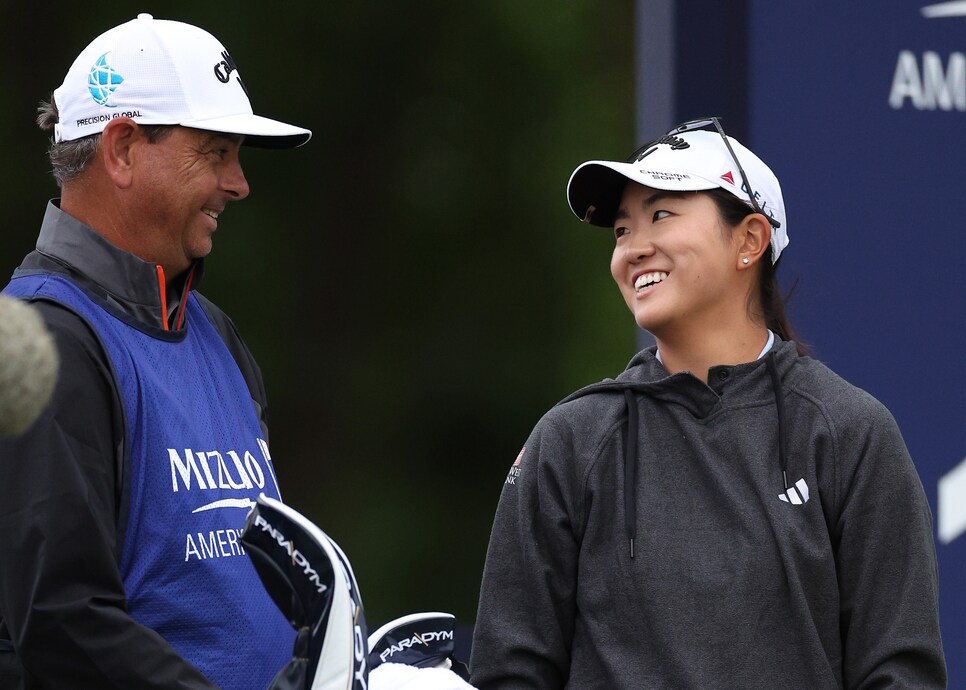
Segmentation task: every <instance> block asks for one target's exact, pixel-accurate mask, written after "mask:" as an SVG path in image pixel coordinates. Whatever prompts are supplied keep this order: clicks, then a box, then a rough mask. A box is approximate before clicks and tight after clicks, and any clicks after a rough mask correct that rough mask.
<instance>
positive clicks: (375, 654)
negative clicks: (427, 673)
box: [369, 611, 469, 680]
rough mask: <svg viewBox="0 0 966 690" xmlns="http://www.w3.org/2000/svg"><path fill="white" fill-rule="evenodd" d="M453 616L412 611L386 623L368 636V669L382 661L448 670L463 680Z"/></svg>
mask: <svg viewBox="0 0 966 690" xmlns="http://www.w3.org/2000/svg"><path fill="white" fill-rule="evenodd" d="M455 628H456V616H454V615H453V614H451V613H440V612H437V611H431V612H426V613H412V614H409V615H408V616H402V617H400V618H397V619H395V620H393V621H390V622H388V623H386V624H385V625H384V626H382V627H381V628H379V629H378V630H376V631H375V632H374V633H372V635H370V636H369V671H370V672H371V671H372V670H373V669H375V668H377V667H378V666H380V665H382V664H387V663H392V664H405V665H407V666H416V667H419V668H445V669H450V670H452V671H453V672H454V673H456V674H457V675H458V676H460V677H461V678H463V679H464V680H468V679H469V672H468V671H467V669H466V666H465V665H464V664H463V663H461V662H459V661H457V660H456V657H455V656H454V655H453V652H454V650H455V648H456V635H455Z"/></svg>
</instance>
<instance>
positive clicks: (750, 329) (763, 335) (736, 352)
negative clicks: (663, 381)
mask: <svg viewBox="0 0 966 690" xmlns="http://www.w3.org/2000/svg"><path fill="white" fill-rule="evenodd" d="M768 337H769V333H768V329H767V328H765V326H764V325H763V324H755V323H750V322H749V323H746V324H743V325H742V326H741V327H740V328H737V329H736V328H733V327H732V328H727V329H720V330H707V329H706V330H705V331H703V332H701V333H695V334H689V335H684V334H681V335H679V336H678V337H669V338H662V337H656V340H657V350H658V355H659V357H660V359H661V362H662V363H663V364H664V368H665V369H667V370H668V372H669V373H671V374H676V373H678V372H681V371H689V372H691V373H692V374H694V375H695V376H697V377H698V378H699V379H701V380H702V381H704V382H705V383H707V382H708V369H710V368H711V367H714V366H719V365H735V364H744V363H745V362H753V361H755V359H757V358H758V356H759V354H761V350H762V348H763V347H764V346H765V343H767V342H768Z"/></svg>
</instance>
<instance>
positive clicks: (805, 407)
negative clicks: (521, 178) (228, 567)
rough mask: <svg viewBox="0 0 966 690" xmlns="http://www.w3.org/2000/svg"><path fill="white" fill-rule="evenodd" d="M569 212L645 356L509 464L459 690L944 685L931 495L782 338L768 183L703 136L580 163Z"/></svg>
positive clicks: (730, 144)
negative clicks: (467, 675)
mask: <svg viewBox="0 0 966 690" xmlns="http://www.w3.org/2000/svg"><path fill="white" fill-rule="evenodd" d="M706 126H713V127H714V130H713V131H705V130H704V129H703V128H704V127H706ZM692 130H695V131H692ZM568 196H569V200H570V206H571V209H572V210H573V212H574V213H575V214H576V216H577V217H578V218H581V219H583V220H584V221H585V222H589V223H591V224H594V225H599V226H602V227H609V228H612V229H613V236H614V251H613V255H612V259H611V274H612V276H613V278H614V280H615V282H616V283H617V286H618V288H619V290H620V292H621V295H622V296H623V298H624V301H625V302H626V304H627V306H628V308H629V309H630V311H631V313H632V314H633V316H634V319H635V321H636V322H637V324H638V325H639V326H641V327H642V328H646V329H647V330H649V331H650V332H651V333H652V334H653V335H654V338H655V341H656V345H655V346H653V347H650V348H648V349H646V350H644V351H642V352H640V353H638V354H637V355H636V356H635V357H634V358H633V359H632V360H631V362H630V364H629V365H628V367H627V369H626V370H625V371H624V372H623V373H621V374H620V375H619V376H617V377H616V379H607V380H605V381H603V382H601V383H598V384H594V385H591V386H588V387H586V388H584V389H581V390H579V391H577V392H576V393H574V394H573V395H571V396H569V397H568V398H566V399H565V400H564V401H562V402H561V403H560V404H559V405H557V406H556V407H554V408H553V409H552V410H550V411H549V412H548V413H547V414H546V415H545V416H544V417H543V419H541V420H540V422H539V423H538V424H537V426H536V428H535V429H534V430H533V432H532V434H531V436H530V438H529V439H528V440H527V442H526V444H525V446H524V449H523V450H522V451H521V452H520V455H519V456H518V457H517V460H516V461H515V462H514V466H513V468H512V469H511V473H510V476H509V477H508V479H507V482H506V483H505V485H504V488H503V494H502V496H501V497H500V503H499V506H498V508H497V514H496V518H495V521H494V525H493V531H492V535H491V538H490V547H489V552H488V554H487V560H486V567H485V571H484V575H483V586H482V590H481V595H480V606H479V616H478V619H477V625H476V631H475V639H474V645H473V658H472V664H471V670H472V674H473V675H472V678H473V682H474V684H476V685H477V686H478V687H479V688H482V689H483V690H490V689H491V688H505V687H523V686H526V687H530V688H547V689H550V688H564V687H567V688H639V687H648V688H650V687H661V688H672V687H673V688H709V687H742V688H745V687H769V688H770V687H782V688H802V689H803V690H804V689H806V688H808V689H811V688H816V687H822V688H826V687H828V688H838V687H845V688H859V687H871V686H886V685H889V686H890V687H891V686H901V687H917V688H927V687H928V688H941V687H945V686H946V669H945V662H944V658H943V651H942V644H941V641H940V637H939V626H938V613H937V575H936V554H935V548H934V545H933V541H932V524H931V514H930V512H929V507H928V505H927V503H926V499H925V496H924V494H923V490H922V485H921V483H920V482H919V478H918V476H917V474H916V470H915V468H914V466H913V463H912V461H911V459H910V457H909V453H908V451H907V450H906V447H905V445H904V443H903V440H902V437H901V435H900V433H899V430H898V428H897V427H896V424H895V421H894V420H893V418H892V416H891V415H890V414H889V412H888V410H886V409H885V407H883V406H882V405H881V404H880V403H879V402H878V401H876V400H875V399H873V398H872V397H871V396H870V395H868V394H867V393H865V392H864V391H861V390H859V389H857V388H855V387H854V386H852V385H850V384H849V383H847V382H846V381H844V380H842V379H841V378H840V377H838V376H837V375H836V374H834V373H833V372H832V371H830V370H829V369H828V368H826V367H825V366H824V365H822V364H821V363H820V362H818V361H816V360H814V359H812V358H810V357H809V356H807V353H806V352H805V351H804V349H803V348H801V347H800V346H798V345H797V344H796V343H795V342H794V341H793V334H792V331H791V328H790V326H789V324H788V320H787V319H786V317H785V313H784V306H783V304H782V300H781V298H780V295H779V292H778V287H777V283H776V281H775V268H776V266H777V262H778V260H779V258H780V256H781V254H782V252H783V251H784V250H785V248H786V247H787V246H788V242H789V239H788V220H787V218H786V215H785V207H784V202H783V200H782V194H781V188H780V186H779V184H778V179H777V178H776V177H775V175H774V173H773V172H772V171H771V169H770V168H769V167H768V166H766V165H765V163H764V162H762V161H761V160H760V159H759V158H758V157H757V156H756V155H755V154H754V153H752V152H751V151H749V150H748V149H746V148H745V147H744V146H742V145H741V144H740V143H738V142H737V141H735V140H734V139H731V138H730V137H728V136H726V135H725V133H724V131H723V130H722V129H721V126H720V123H719V122H718V121H717V119H715V118H712V119H711V120H706V121H700V122H690V123H685V124H683V125H681V126H679V127H677V128H675V129H674V130H672V131H671V132H670V133H668V134H667V135H665V136H663V137H661V138H659V139H657V140H655V141H653V142H650V143H648V144H646V145H645V146H642V147H641V148H640V149H638V150H637V151H636V152H635V153H634V154H633V155H632V156H631V157H630V159H629V160H628V161H626V162H616V161H590V162H588V163H584V164H583V165H581V166H579V167H578V168H577V170H575V171H574V173H573V175H572V176H571V179H570V184H569V186H568ZM884 496H888V498H889V505H888V509H883V508H882V497H884Z"/></svg>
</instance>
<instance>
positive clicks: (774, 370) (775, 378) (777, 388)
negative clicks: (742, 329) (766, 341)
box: [765, 352, 788, 492]
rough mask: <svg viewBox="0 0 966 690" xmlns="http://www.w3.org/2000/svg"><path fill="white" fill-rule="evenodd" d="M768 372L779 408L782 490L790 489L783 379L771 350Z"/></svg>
mask: <svg viewBox="0 0 966 690" xmlns="http://www.w3.org/2000/svg"><path fill="white" fill-rule="evenodd" d="M765 363H766V364H767V365H768V373H769V374H770V375H771V387H772V390H773V391H774V393H775V407H776V408H778V464H779V466H780V467H781V471H782V492H787V491H788V457H787V456H786V454H785V396H784V395H782V379H781V376H779V375H778V365H777V364H775V353H774V352H771V353H770V354H769V355H768V356H767V357H766V358H765Z"/></svg>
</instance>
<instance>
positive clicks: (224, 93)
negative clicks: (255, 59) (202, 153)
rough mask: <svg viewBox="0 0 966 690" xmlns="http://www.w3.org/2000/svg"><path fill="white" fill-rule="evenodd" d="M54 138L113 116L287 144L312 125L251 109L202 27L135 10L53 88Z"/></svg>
mask: <svg viewBox="0 0 966 690" xmlns="http://www.w3.org/2000/svg"><path fill="white" fill-rule="evenodd" d="M54 102H55V104H56V106H57V111H58V115H59V120H60V121H59V122H58V124H57V125H56V126H55V128H54V141H57V142H60V141H71V140H74V139H80V138H81V137H86V136H90V135H91V134H97V133H99V132H101V131H103V129H104V128H105V127H106V126H107V123H108V122H110V121H111V120H113V119H114V118H116V117H129V118H131V119H132V120H134V121H135V122H137V123H138V124H141V125H183V126H185V127H194V128H196V129H204V130H210V131H214V132H225V133H229V134H244V135H245V142H244V143H246V144H250V145H253V146H261V147H266V148H291V147H295V146H301V145H302V144H304V143H305V142H307V141H308V140H309V138H310V137H311V136H312V132H310V131H309V130H307V129H303V128H301V127H295V126H293V125H289V124H285V123H284V122H279V121H277V120H270V119H268V118H265V117H260V116H258V115H255V114H254V113H253V112H252V106H251V103H250V102H249V100H248V93H247V91H246V90H245V85H244V84H243V83H242V80H241V75H240V73H239V71H238V68H237V66H236V65H235V62H234V60H232V58H231V56H230V55H229V54H228V51H227V50H225V47H224V46H223V45H222V44H221V43H220V42H219V41H218V39H216V38H215V37H214V36H212V35H211V34H210V33H208V32H207V31H205V30H204V29H199V28H198V27H196V26H192V25H190V24H184V23H182V22H176V21H168V20H163V19H154V18H153V17H152V16H151V15H150V14H139V15H138V17H137V19H133V20H131V21H129V22H127V23H125V24H121V25H120V26H116V27H114V28H113V29H109V30H108V31H106V32H104V33H103V34H101V35H100V36H98V37H97V38H95V39H94V40H93V41H92V42H91V43H90V45H88V46H87V47H86V48H85V49H84V50H83V51H82V52H81V54H80V55H79V56H77V59H76V60H74V64H72V65H71V67H70V70H68V72H67V76H66V77H65V78H64V83H63V84H62V85H61V86H60V88H58V89H56V90H55V91H54Z"/></svg>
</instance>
